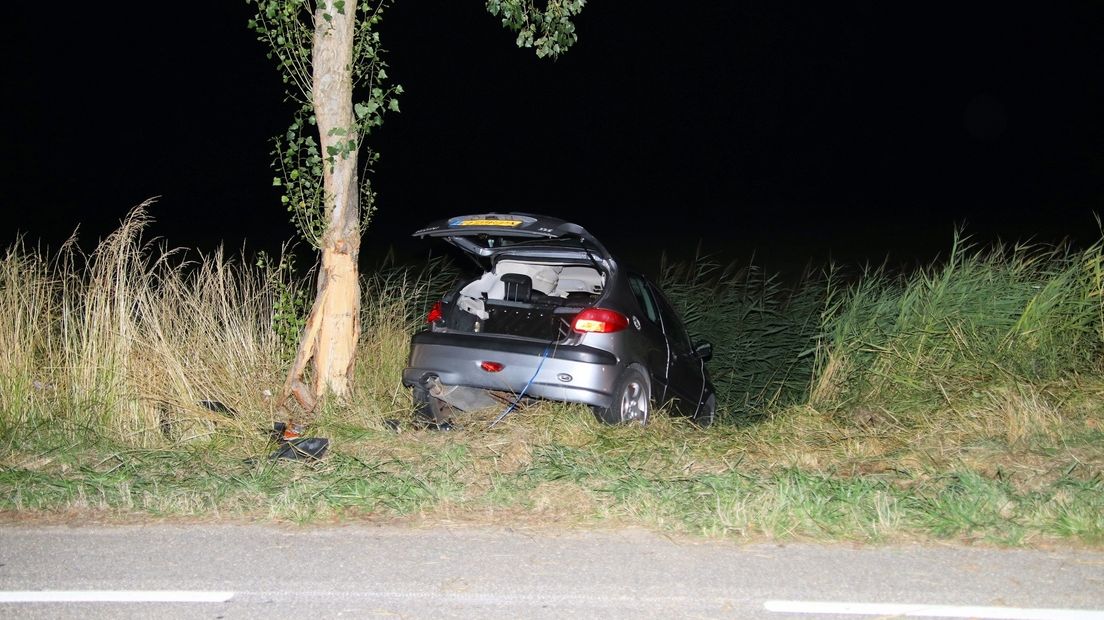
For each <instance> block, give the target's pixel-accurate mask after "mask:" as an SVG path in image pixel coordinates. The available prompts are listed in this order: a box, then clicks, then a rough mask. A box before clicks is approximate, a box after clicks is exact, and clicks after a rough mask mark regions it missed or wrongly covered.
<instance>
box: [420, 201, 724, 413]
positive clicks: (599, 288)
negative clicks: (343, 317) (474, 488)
mask: <svg viewBox="0 0 1104 620" xmlns="http://www.w3.org/2000/svg"><path fill="white" fill-rule="evenodd" d="M414 236H415V237H420V238H427V237H428V238H439V239H443V240H444V241H447V242H448V243H451V244H452V245H454V246H456V247H457V248H459V249H460V250H462V251H463V252H465V253H467V254H468V255H470V256H471V257H473V258H474V259H476V262H477V264H478V265H479V266H480V272H479V273H478V274H477V275H475V276H473V277H468V278H463V279H461V281H459V282H458V283H457V284H456V285H455V286H454V287H453V288H452V289H451V290H450V291H449V292H448V293H447V294H446V295H445V296H444V298H443V299H441V300H440V301H438V302H437V303H436V304H435V305H434V306H433V307H432V309H431V310H430V311H429V314H428V316H427V317H426V321H427V323H428V328H427V329H425V330H423V331H420V332H418V333H416V334H414V336H413V337H412V339H411V346H410V358H409V364H408V366H407V367H406V368H405V369H404V370H403V374H402V381H403V385H405V386H406V387H409V388H410V389H411V391H412V395H413V403H414V412H415V417H416V419H418V420H419V421H422V422H424V423H427V424H435V425H451V424H455V423H457V419H456V418H457V417H458V416H459V413H460V412H464V411H471V410H475V409H481V408H485V407H495V406H497V407H510V406H511V405H513V404H516V403H517V402H518V401H519V400H521V399H522V398H531V399H548V400H557V401H565V402H572V403H584V404H586V405H589V406H590V407H591V408H592V409H593V410H594V412H595V414H596V416H597V417H598V419H599V420H601V421H602V422H605V423H608V424H628V423H637V424H644V423H647V421H648V418H649V416H650V415H651V414H652V411H653V408H654V407H655V406H656V405H669V407H667V408H668V410H669V411H671V412H673V413H676V414H681V415H685V416H689V417H691V418H692V419H693V420H694V421H695V422H696V423H698V424H699V425H702V426H706V425H709V424H711V423H712V422H713V419H714V416H715V415H716V396H715V394H714V390H713V385H712V383H711V382H710V379H709V373H708V371H707V370H706V366H705V362H706V361H708V360H709V359H710V357H711V355H712V350H713V347H712V345H711V344H710V343H708V342H701V343H697V344H694V343H692V342H691V340H690V336H689V335H688V333H687V331H686V328H685V326H684V325H683V322H682V320H681V319H680V317H679V316H678V313H677V312H676V311H675V310H674V309H673V308H672V306H671V304H670V302H669V301H668V300H667V299H666V298H665V297H664V295H663V293H662V292H661V291H660V290H659V289H658V288H657V287H656V285H655V284H654V283H653V282H651V281H649V280H648V279H647V278H646V277H644V276H643V275H641V274H640V273H637V272H635V271H632V270H631V269H629V268H627V267H626V266H624V265H622V264H621V263H620V262H618V261H617V259H616V258H614V257H613V256H611V255H610V253H609V252H608V251H607V250H606V248H605V246H603V245H602V244H601V243H600V242H599V241H598V240H597V239H595V238H594V237H593V236H592V235H591V234H590V233H588V232H587V231H586V230H585V229H584V228H582V227H581V226H579V225H577V224H572V223H570V222H566V221H563V220H560V219H557V218H553V217H547V216H543V215H534V214H527V213H506V214H498V213H486V214H479V215H469V216H461V217H453V218H449V219H447V220H443V221H439V222H435V223H432V224H430V225H428V226H426V227H425V228H422V229H421V230H418V231H417V232H415V233H414ZM505 411H509V409H505Z"/></svg>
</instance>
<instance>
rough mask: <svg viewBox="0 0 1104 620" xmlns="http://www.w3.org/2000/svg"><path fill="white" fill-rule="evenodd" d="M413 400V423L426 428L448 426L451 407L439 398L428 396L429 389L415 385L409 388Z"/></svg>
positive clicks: (450, 420)
mask: <svg viewBox="0 0 1104 620" xmlns="http://www.w3.org/2000/svg"><path fill="white" fill-rule="evenodd" d="M410 393H411V397H412V400H413V402H414V424H415V425H417V426H421V427H428V428H443V427H450V426H451V424H452V414H453V409H452V407H451V406H449V404H448V403H446V402H445V401H443V400H441V399H440V398H434V397H433V396H430V394H429V390H427V389H425V388H424V387H422V386H420V385H415V386H414V387H413V388H411V390H410Z"/></svg>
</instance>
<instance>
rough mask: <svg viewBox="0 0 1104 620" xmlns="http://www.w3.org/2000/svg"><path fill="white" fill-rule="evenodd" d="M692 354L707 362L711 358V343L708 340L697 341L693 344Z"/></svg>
mask: <svg viewBox="0 0 1104 620" xmlns="http://www.w3.org/2000/svg"><path fill="white" fill-rule="evenodd" d="M694 355H696V356H698V359H700V360H701V361H703V362H708V361H709V360H711V359H713V344H712V343H710V342H708V341H702V342H699V343H698V344H696V345H694Z"/></svg>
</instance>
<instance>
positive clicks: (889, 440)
mask: <svg viewBox="0 0 1104 620" xmlns="http://www.w3.org/2000/svg"><path fill="white" fill-rule="evenodd" d="M145 221H146V220H145V216H144V214H143V213H142V212H141V211H140V210H139V211H137V212H136V213H135V214H134V216H133V217H132V218H130V219H129V220H127V221H126V222H125V223H124V225H123V227H122V228H121V229H120V231H119V232H117V233H116V234H115V235H113V236H112V237H110V238H108V239H106V240H105V241H104V242H103V243H102V244H101V245H100V247H99V248H98V249H97V251H96V252H95V253H93V254H92V255H90V256H84V255H81V254H79V252H77V251H76V249H75V244H71V245H69V246H66V247H65V248H63V249H61V250H60V251H58V252H55V253H54V254H52V255H47V254H45V253H43V252H41V251H38V250H32V249H28V248H27V247H25V246H24V245H22V244H20V243H16V244H14V245H13V246H12V247H11V249H10V250H9V251H8V252H7V254H6V255H5V256H4V257H3V259H2V260H0V511H2V512H3V513H4V514H6V515H7V517H8V518H14V519H20V518H40V517H43V516H56V517H57V518H63V519H69V518H72V519H84V518H87V517H88V516H89V515H93V516H96V517H97V518H107V519H112V518H117V519H133V518H150V517H152V518H174V519H176V518H182V519H204V520H206V519H212V518H214V519H232V520H238V519H246V520H256V519H261V520H280V521H292V522H300V523H313V522H320V521H333V520H371V521H382V522H394V521H401V522H412V523H439V522H473V523H503V524H515V525H516V524H521V525H527V526H534V527H543V526H549V527H622V526H643V527H648V528H653V529H656V530H661V531H667V532H676V533H684V534H692V535H698V536H707V537H725V538H737V539H752V538H763V537H766V538H772V539H782V540H786V539H813V540H856V541H867V542H885V541H900V540H932V539H938V540H952V541H980V542H986V543H991V544H999V545H1030V544H1037V543H1043V542H1047V543H1052V542H1055V541H1059V542H1066V543H1070V544H1083V545H1100V544H1102V543H1104V473H1102V472H1104V373H1102V366H1101V356H1102V350H1104V347H1102V344H1101V343H1102V342H1104V305H1102V303H1104V302H1102V300H1104V294H1102V293H1104V286H1102V275H1101V274H1102V272H1104V268H1102V262H1101V250H1100V246H1094V247H1092V248H1088V249H1086V250H1081V251H1073V250H1070V249H1055V248H1030V247H1012V248H995V249H994V248H990V249H987V250H981V249H977V248H970V247H967V245H966V244H965V243H963V242H961V241H956V242H955V244H954V246H953V247H952V251H951V253H950V254H949V255H948V257H947V259H946V260H944V261H942V262H940V263H937V264H933V265H930V266H929V267H927V268H926V269H923V270H920V271H917V272H914V273H905V274H890V273H888V272H887V271H885V270H868V271H867V272H865V273H862V274H859V276H855V277H845V274H844V273H843V272H842V270H832V271H829V272H828V273H826V274H823V275H820V276H817V275H812V276H810V277H807V278H805V279H804V280H802V281H801V282H800V283H798V284H796V285H784V284H783V283H781V282H779V281H778V280H777V279H775V278H772V277H769V276H766V275H764V274H761V273H760V272H758V271H756V270H755V269H754V268H750V267H745V268H737V267H733V266H729V267H726V268H725V267H721V266H719V265H716V264H714V263H711V262H710V261H709V260H708V259H704V258H701V259H699V260H697V261H695V262H694V263H692V264H684V265H667V266H665V269H664V276H663V285H664V288H665V289H666V290H668V292H669V293H670V297H671V298H672V301H674V302H675V303H676V304H679V305H680V306H681V309H682V310H683V311H684V312H685V314H686V316H687V317H688V319H689V324H690V327H691V330H692V331H693V332H694V333H695V334H696V335H697V336H698V337H704V338H707V339H710V340H711V341H712V342H713V343H714V345H715V351H716V353H715V359H714V361H713V362H712V363H711V368H712V370H713V373H714V377H715V382H716V383H717V387H718V393H719V395H720V398H719V402H720V406H721V412H722V414H723V416H722V422H721V423H720V424H718V425H717V426H715V427H714V428H711V429H708V430H705V431H703V430H701V429H698V428H696V427H694V426H693V425H691V424H689V423H688V422H686V421H685V420H682V419H679V418H670V417H667V416H665V415H658V416H655V417H654V419H653V421H652V423H650V424H649V425H648V426H647V427H645V428H643V429H641V428H618V427H607V426H602V425H600V424H598V423H597V422H596V420H595V419H594V416H593V415H592V414H591V413H590V411H589V410H587V409H586V408H583V407H578V406H568V405H563V404H557V403H543V404H541V405H539V406H531V407H528V408H526V409H524V410H521V411H517V412H515V413H513V414H511V415H510V416H509V417H508V418H507V419H506V420H505V422H504V423H503V424H500V425H499V426H497V427H495V428H494V429H488V428H487V426H488V423H489V422H490V420H491V419H492V418H493V416H494V415H495V414H496V413H497V412H495V411H485V412H477V413H474V414H472V415H471V416H470V418H469V419H468V421H467V423H466V424H465V425H464V428H462V429H460V430H458V431H455V432H431V431H424V430H415V429H413V428H412V427H411V426H410V425H409V423H408V421H409V417H410V403H409V394H408V392H407V391H406V390H404V389H403V388H402V386H401V385H400V384H399V373H400V371H401V368H402V367H403V365H404V364H405V358H406V354H407V346H408V342H409V336H410V334H411V333H412V331H413V330H415V329H417V328H418V326H419V324H420V323H421V320H422V318H421V317H422V316H424V313H425V311H426V309H427V308H428V306H429V305H430V304H431V303H432V301H433V300H434V299H436V298H437V297H438V296H439V295H440V294H441V291H442V290H443V288H444V287H446V286H447V285H448V283H449V280H451V278H452V277H453V275H454V273H455V272H454V270H453V269H452V268H451V267H450V266H449V265H448V264H447V263H443V262H435V263H432V264H430V265H424V266H414V267H403V266H399V265H395V264H393V263H388V264H385V265H382V266H381V267H380V268H379V269H377V270H375V271H374V272H372V273H370V274H366V277H365V286H364V291H365V295H364V303H363V312H364V315H363V317H362V322H363V325H364V337H363V341H362V342H361V343H360V355H359V364H358V367H357V374H356V390H355V394H354V396H353V397H352V398H351V399H350V400H349V401H348V402H345V403H336V402H329V403H327V405H326V406H325V407H324V408H323V410H322V411H320V412H319V413H318V415H317V416H316V418H315V419H314V420H313V421H312V425H311V431H312V434H315V435H319V436H325V437H329V438H330V439H331V442H332V443H331V448H330V451H329V452H328V454H327V456H326V458H325V459H323V460H322V461H320V462H314V463H305V462H291V461H286V460H280V461H272V460H270V459H269V458H268V455H269V454H270V453H271V452H272V451H273V450H274V449H275V446H274V445H272V444H271V443H270V442H269V440H268V438H267V436H266V430H267V429H268V428H270V427H271V424H272V422H273V420H274V416H275V415H276V412H275V411H274V410H273V403H272V399H271V398H270V396H268V395H267V394H266V390H267V391H268V392H273V393H274V392H278V390H279V388H280V386H281V384H282V382H283V379H284V376H283V373H284V372H285V371H286V343H285V342H282V341H281V336H280V334H279V331H280V330H279V329H278V328H279V325H278V322H279V321H286V320H288V317H287V314H286V313H287V312H288V305H287V303H286V300H287V299H288V298H289V295H288V292H289V291H292V292H294V291H295V290H302V289H303V288H304V287H309V281H307V280H302V281H297V280H291V281H288V280H286V278H285V279H281V278H284V276H283V275H282V274H280V273H276V272H273V271H272V270H271V269H268V270H266V269H265V268H260V267H255V266H253V265H254V264H255V263H254V261H251V260H247V259H244V258H242V259H232V258H227V257H225V256H223V255H221V254H217V253H216V254H214V255H211V256H197V255H192V254H189V253H186V252H174V251H168V250H166V249H164V248H161V247H156V246H151V245H149V244H147V243H144V242H143V241H142V237H141V234H142V229H143V227H144V224H145ZM272 262H276V261H272ZM277 264H278V263H277ZM291 297H294V295H292V296H291ZM292 318H293V317H292ZM205 398H213V399H217V400H219V401H221V402H223V403H225V404H227V405H229V406H230V407H232V408H233V409H234V410H235V412H236V413H234V414H232V415H231V414H225V413H217V412H212V411H209V410H207V409H205V408H204V407H202V406H200V405H199V404H198V401H199V400H201V399H205ZM391 420H399V421H400V423H401V426H400V431H399V432H395V431H394V430H392V428H391V425H390V421H391Z"/></svg>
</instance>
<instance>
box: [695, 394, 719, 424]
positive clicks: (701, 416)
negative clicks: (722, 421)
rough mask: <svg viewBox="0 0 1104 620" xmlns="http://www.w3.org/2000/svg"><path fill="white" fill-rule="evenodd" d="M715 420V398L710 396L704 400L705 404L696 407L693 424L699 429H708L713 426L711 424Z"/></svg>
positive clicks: (712, 395)
mask: <svg viewBox="0 0 1104 620" xmlns="http://www.w3.org/2000/svg"><path fill="white" fill-rule="evenodd" d="M716 419H717V396H716V395H714V394H710V395H709V398H707V399H705V402H704V403H702V404H701V406H699V407H698V411H697V413H695V414H694V424H697V425H698V426H700V427H701V428H708V427H710V426H713V422H715V421H716Z"/></svg>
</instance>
